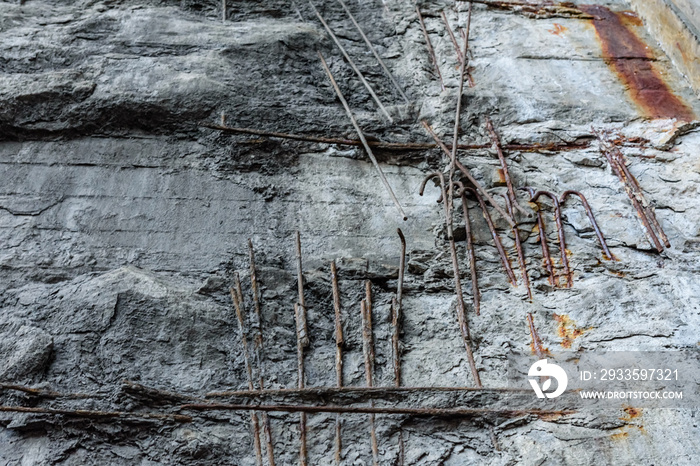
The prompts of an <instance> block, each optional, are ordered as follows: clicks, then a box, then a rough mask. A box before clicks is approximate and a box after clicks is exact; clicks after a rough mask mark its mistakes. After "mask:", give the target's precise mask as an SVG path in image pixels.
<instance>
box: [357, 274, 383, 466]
mask: <svg viewBox="0 0 700 466" xmlns="http://www.w3.org/2000/svg"><path fill="white" fill-rule="evenodd" d="M365 290H366V298H365V299H363V300H362V301H361V302H360V317H361V321H362V354H363V356H364V360H365V380H366V382H367V387H372V386H373V381H372V371H373V367H374V343H373V342H372V304H371V293H372V291H371V283H370V281H369V280H367V281H366V282H365ZM370 406H372V407H374V401H372V402H370ZM374 416H375V415H374V413H370V415H369V429H370V442H371V445H372V462H373V463H374V465H375V466H377V465H378V464H379V446H378V443H377V430H376V427H375V422H374V421H375V417H374Z"/></svg>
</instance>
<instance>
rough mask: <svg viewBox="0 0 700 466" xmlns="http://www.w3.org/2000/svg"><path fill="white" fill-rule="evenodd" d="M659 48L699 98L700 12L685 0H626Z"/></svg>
mask: <svg viewBox="0 0 700 466" xmlns="http://www.w3.org/2000/svg"><path fill="white" fill-rule="evenodd" d="M630 3H631V5H632V7H633V8H634V10H635V11H636V12H637V13H638V14H639V15H640V16H641V17H642V19H643V20H644V22H645V23H646V25H647V27H648V28H649V30H650V31H651V32H652V34H653V35H654V37H655V38H656V40H657V41H658V42H659V44H660V45H661V48H662V49H663V51H664V52H665V53H666V55H668V56H669V58H670V59H671V61H673V64H674V65H675V66H676V68H677V69H678V70H679V71H680V72H681V73H682V74H683V75H684V76H685V77H686V79H688V81H689V83H690V85H691V87H692V88H693V90H694V91H695V93H696V95H697V96H699V97H700V62H699V61H698V58H697V57H698V56H700V13H693V10H692V7H691V6H690V5H689V2H688V0H630Z"/></svg>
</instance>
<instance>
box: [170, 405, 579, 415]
mask: <svg viewBox="0 0 700 466" xmlns="http://www.w3.org/2000/svg"><path fill="white" fill-rule="evenodd" d="M180 409H182V410H194V411H248V410H255V411H281V412H289V413H298V412H301V413H348V414H411V415H417V416H480V415H486V414H500V415H504V416H523V415H527V414H532V415H540V416H548V415H556V414H559V415H566V414H574V413H576V411H573V410H560V411H555V410H544V409H489V408H410V407H393V406H392V407H384V406H381V407H379V406H309V405H245V404H226V403H204V404H187V405H182V406H180Z"/></svg>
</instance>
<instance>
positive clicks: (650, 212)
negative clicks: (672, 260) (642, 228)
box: [617, 150, 671, 248]
mask: <svg viewBox="0 0 700 466" xmlns="http://www.w3.org/2000/svg"><path fill="white" fill-rule="evenodd" d="M617 159H618V163H619V165H620V168H622V171H623V172H624V173H625V175H626V176H627V178H628V179H629V180H630V181H631V182H632V186H633V187H634V189H635V191H636V194H637V197H638V199H639V202H640V204H641V205H642V209H644V213H645V214H646V216H647V218H648V219H649V221H650V222H651V224H652V225H653V226H654V228H655V229H656V232H657V233H658V236H660V237H661V241H663V242H664V245H665V246H666V247H667V248H670V247H671V243H670V242H669V241H668V237H667V236H666V233H664V230H663V228H661V225H659V221H658V220H657V219H656V214H655V213H654V208H653V207H652V205H651V204H649V201H647V200H646V198H645V197H644V193H643V192H642V187H641V186H640V185H639V181H638V180H637V178H636V177H635V176H634V175H633V174H632V172H630V170H629V168H628V167H627V164H626V163H625V158H624V155H622V152H620V151H619V150H618V151H617Z"/></svg>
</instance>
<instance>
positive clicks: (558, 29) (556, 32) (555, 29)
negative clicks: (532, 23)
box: [547, 23, 567, 36]
mask: <svg viewBox="0 0 700 466" xmlns="http://www.w3.org/2000/svg"><path fill="white" fill-rule="evenodd" d="M566 30H567V29H566V28H565V27H564V26H562V25H561V24H559V23H554V25H553V27H552V29H547V32H550V33H552V34H554V35H555V36H560V35H561V34H562V33H563V32H566Z"/></svg>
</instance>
